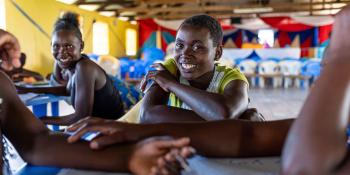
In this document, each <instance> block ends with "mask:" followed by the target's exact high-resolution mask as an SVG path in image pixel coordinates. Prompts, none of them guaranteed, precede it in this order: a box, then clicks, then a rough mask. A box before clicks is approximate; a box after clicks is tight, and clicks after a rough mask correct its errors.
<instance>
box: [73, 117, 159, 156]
mask: <svg viewBox="0 0 350 175" xmlns="http://www.w3.org/2000/svg"><path fill="white" fill-rule="evenodd" d="M142 126H143V125H136V124H130V123H122V122H117V121H115V120H106V119H101V118H97V117H87V118H85V119H82V120H80V121H78V122H77V123H75V124H73V125H71V126H69V127H68V128H67V131H69V132H75V133H74V135H71V136H70V137H69V138H68V142H69V143H73V142H76V141H78V140H80V138H81V137H82V136H83V135H84V134H86V133H88V132H99V133H101V135H100V136H98V137H97V138H95V139H93V140H92V141H91V142H90V148H91V149H101V148H104V147H106V146H110V145H113V144H116V143H121V142H133V141H138V140H139V139H142V138H144V137H146V136H148V131H149V132H152V131H151V130H149V129H148V130H145V129H143V127H142Z"/></svg>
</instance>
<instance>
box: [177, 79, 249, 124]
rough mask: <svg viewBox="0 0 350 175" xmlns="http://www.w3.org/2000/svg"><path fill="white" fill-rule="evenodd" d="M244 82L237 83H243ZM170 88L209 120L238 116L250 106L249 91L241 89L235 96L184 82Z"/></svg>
mask: <svg viewBox="0 0 350 175" xmlns="http://www.w3.org/2000/svg"><path fill="white" fill-rule="evenodd" d="M236 83H237V82H236ZM243 83H244V82H243ZM243 83H241V82H239V83H237V84H239V85H242V84H243ZM242 86H245V84H244V85H242ZM170 90H171V91H172V92H173V93H174V94H175V95H176V96H177V97H178V98H180V99H181V101H183V102H185V103H186V104H187V105H188V106H189V107H191V109H192V110H193V111H195V112H196V113H197V114H198V115H199V116H201V117H202V118H204V119H205V120H208V121H209V120H221V119H228V118H236V117H238V116H239V115H240V114H242V113H243V112H244V111H245V110H246V109H247V106H248V96H247V93H246V92H241V91H242V90H241V89H240V90H237V92H236V93H234V96H233V95H227V94H225V93H224V94H218V93H211V92H207V91H204V90H200V89H196V88H193V87H190V86H185V85H182V84H175V85H174V86H171V88H170ZM235 91H236V90H235Z"/></svg>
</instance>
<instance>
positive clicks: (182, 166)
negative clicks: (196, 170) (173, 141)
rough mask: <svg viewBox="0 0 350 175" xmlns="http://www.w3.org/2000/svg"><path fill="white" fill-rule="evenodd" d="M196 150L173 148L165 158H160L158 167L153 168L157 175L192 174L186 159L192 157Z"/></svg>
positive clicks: (187, 147)
mask: <svg viewBox="0 0 350 175" xmlns="http://www.w3.org/2000/svg"><path fill="white" fill-rule="evenodd" d="M194 154H195V150H194V149H193V148H192V147H190V146H186V147H182V148H172V149H171V150H170V151H169V152H168V153H167V154H166V155H165V156H163V157H160V158H158V161H157V166H154V167H152V172H155V174H162V173H163V174H180V172H181V171H186V172H192V170H191V168H190V167H189V165H188V163H187V161H186V159H187V158H190V157H192V156H193V155H194Z"/></svg>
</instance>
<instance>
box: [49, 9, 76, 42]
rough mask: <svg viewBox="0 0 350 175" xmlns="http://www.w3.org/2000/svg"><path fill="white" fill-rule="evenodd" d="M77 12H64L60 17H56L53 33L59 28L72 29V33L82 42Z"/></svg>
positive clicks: (59, 29)
mask: <svg viewBox="0 0 350 175" xmlns="http://www.w3.org/2000/svg"><path fill="white" fill-rule="evenodd" d="M78 16H79V15H78V14H76V13H73V12H66V13H65V14H63V16H62V17H61V18H58V19H57V21H56V23H55V25H54V29H53V33H56V32H58V31H61V30H68V31H72V32H73V33H74V35H75V36H76V37H77V38H78V39H79V40H80V41H81V42H82V41H83V38H82V34H81V32H80V29H79V21H78Z"/></svg>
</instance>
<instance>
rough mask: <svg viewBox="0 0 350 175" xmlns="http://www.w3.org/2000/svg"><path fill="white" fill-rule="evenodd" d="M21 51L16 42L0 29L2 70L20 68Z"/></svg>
mask: <svg viewBox="0 0 350 175" xmlns="http://www.w3.org/2000/svg"><path fill="white" fill-rule="evenodd" d="M20 56H21V49H20V45H19V43H18V40H17V38H16V37H15V36H13V35H12V34H11V33H9V32H6V31H4V30H1V29H0V66H1V68H2V69H4V70H8V71H9V70H12V69H13V68H14V67H20V65H21V63H20V60H19V58H20Z"/></svg>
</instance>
